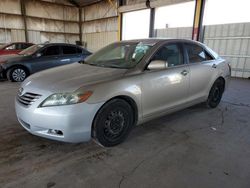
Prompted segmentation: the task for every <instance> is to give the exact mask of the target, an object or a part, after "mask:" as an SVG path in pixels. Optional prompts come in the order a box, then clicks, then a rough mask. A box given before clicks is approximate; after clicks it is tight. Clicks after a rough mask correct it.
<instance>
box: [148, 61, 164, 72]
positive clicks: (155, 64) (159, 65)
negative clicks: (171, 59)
mask: <svg viewBox="0 0 250 188" xmlns="http://www.w3.org/2000/svg"><path fill="white" fill-rule="evenodd" d="M167 67H168V62H166V61H162V60H153V61H151V62H150V63H149V65H148V69H149V70H162V69H166V68H167Z"/></svg>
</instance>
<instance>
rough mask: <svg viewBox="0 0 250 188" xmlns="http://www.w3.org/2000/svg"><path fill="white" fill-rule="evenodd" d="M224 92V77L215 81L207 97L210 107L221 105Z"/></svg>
mask: <svg viewBox="0 0 250 188" xmlns="http://www.w3.org/2000/svg"><path fill="white" fill-rule="evenodd" d="M223 92H224V82H223V80H222V79H218V80H216V81H215V82H214V84H213V86H212V88H211V90H210V92H209V96H208V99H207V106H208V107H209V108H215V107H217V106H218V105H219V103H220V101H221V98H222V94H223Z"/></svg>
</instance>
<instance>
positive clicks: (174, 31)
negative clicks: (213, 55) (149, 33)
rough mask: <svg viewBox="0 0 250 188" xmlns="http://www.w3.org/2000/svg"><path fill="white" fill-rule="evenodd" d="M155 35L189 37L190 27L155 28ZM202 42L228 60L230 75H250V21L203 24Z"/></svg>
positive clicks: (190, 33) (190, 34)
mask: <svg viewBox="0 0 250 188" xmlns="http://www.w3.org/2000/svg"><path fill="white" fill-rule="evenodd" d="M155 36H156V37H158V38H159V37H164V38H184V39H191V36H192V28H191V27H189V28H188V27H187V28H166V29H157V30H155ZM204 43H205V44H207V45H208V46H209V47H210V48H212V49H213V50H214V51H216V52H217V53H218V54H219V55H220V56H221V57H223V58H225V59H226V60H228V62H229V63H230V64H231V66H232V76H234V77H243V78H249V77H250V23H236V24H223V25H209V26H205V32H204Z"/></svg>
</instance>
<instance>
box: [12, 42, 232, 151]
mask: <svg viewBox="0 0 250 188" xmlns="http://www.w3.org/2000/svg"><path fill="white" fill-rule="evenodd" d="M230 71H231V70H230V66H229V64H228V63H227V62H226V61H225V60H224V59H222V58H221V57H220V56H218V55H217V54H216V53H215V52H214V51H213V50H211V49H210V48H208V47H207V46H205V45H204V44H202V43H199V42H194V41H191V40H181V39H144V40H131V41H121V42H116V43H113V44H110V45H108V46H106V47H104V48H102V49H101V50H99V51H97V52H96V53H94V54H92V55H91V56H89V57H88V58H87V59H85V61H84V62H76V63H74V64H70V65H66V66H61V67H58V68H53V69H49V70H46V71H42V72H39V73H36V74H34V75H32V76H30V77H29V78H27V79H26V80H25V81H24V82H23V83H22V85H21V88H20V89H19V92H18V95H17V97H16V102H15V106H16V114H17V118H18V121H19V122H20V124H21V125H22V126H23V127H24V128H25V129H26V130H27V131H29V132H30V133H31V134H34V135H37V136H41V137H45V138H48V139H53V140H58V141H64V142H72V143H77V142H84V141H89V140H90V139H91V138H93V139H95V140H96V141H97V142H99V143H100V144H101V145H103V146H106V147H109V146H114V145H117V144H119V143H121V142H122V141H124V140H125V139H126V137H127V136H128V134H129V132H130V131H131V129H132V128H133V127H134V126H135V125H138V124H141V123H143V122H146V121H149V120H151V119H153V118H156V117H160V116H163V115H166V114H169V113H172V112H174V111H177V110H180V109H183V108H187V107H189V106H192V105H195V104H198V103H204V104H206V106H207V107H209V108H215V107H216V106H217V105H218V104H219V103H220V100H221V98H222V94H223V92H224V90H225V89H226V88H227V85H228V82H229V78H230Z"/></svg>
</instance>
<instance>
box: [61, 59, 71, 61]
mask: <svg viewBox="0 0 250 188" xmlns="http://www.w3.org/2000/svg"><path fill="white" fill-rule="evenodd" d="M61 61H70V59H62V60H61Z"/></svg>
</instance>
